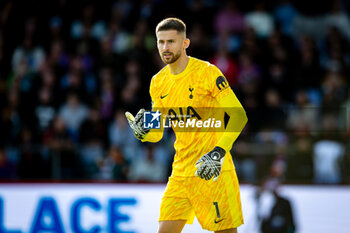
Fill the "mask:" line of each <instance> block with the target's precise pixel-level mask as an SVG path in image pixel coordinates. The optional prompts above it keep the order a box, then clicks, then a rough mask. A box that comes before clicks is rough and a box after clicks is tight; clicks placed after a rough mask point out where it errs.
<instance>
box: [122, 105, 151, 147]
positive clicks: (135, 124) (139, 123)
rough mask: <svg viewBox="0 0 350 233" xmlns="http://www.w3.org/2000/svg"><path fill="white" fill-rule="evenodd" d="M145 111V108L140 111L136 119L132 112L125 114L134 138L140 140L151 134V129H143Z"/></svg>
mask: <svg viewBox="0 0 350 233" xmlns="http://www.w3.org/2000/svg"><path fill="white" fill-rule="evenodd" d="M145 111H146V110H145V109H143V108H142V109H140V111H139V112H138V113H137V114H136V116H135V117H134V116H133V115H132V114H131V113H130V112H126V113H125V116H126V119H128V122H129V125H130V127H131V129H132V131H133V132H134V136H135V137H136V138H137V139H139V140H141V139H143V138H144V137H145V136H146V134H147V133H148V132H149V129H145V128H144V127H143V113H144V112H145Z"/></svg>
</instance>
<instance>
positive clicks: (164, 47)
mask: <svg viewBox="0 0 350 233" xmlns="http://www.w3.org/2000/svg"><path fill="white" fill-rule="evenodd" d="M168 49H169V43H167V42H165V43H164V44H163V50H165V51H167V50H168Z"/></svg>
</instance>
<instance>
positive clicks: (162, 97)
mask: <svg viewBox="0 0 350 233" xmlns="http://www.w3.org/2000/svg"><path fill="white" fill-rule="evenodd" d="M168 95H169V94H166V95H163V96H160V98H161V99H164V98H165V97H167V96H168Z"/></svg>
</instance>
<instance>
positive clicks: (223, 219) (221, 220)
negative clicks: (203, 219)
mask: <svg viewBox="0 0 350 233" xmlns="http://www.w3.org/2000/svg"><path fill="white" fill-rule="evenodd" d="M222 220H224V218H223V219H220V220H219V221H216V219H215V220H214V223H219V222H221V221H222Z"/></svg>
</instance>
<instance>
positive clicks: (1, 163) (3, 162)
mask: <svg viewBox="0 0 350 233" xmlns="http://www.w3.org/2000/svg"><path fill="white" fill-rule="evenodd" d="M0 143H1V142H0ZM13 178H16V167H15V164H13V163H12V162H11V161H10V160H9V158H8V157H7V155H6V152H5V148H4V147H2V146H1V145H0V180H1V179H13Z"/></svg>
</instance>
